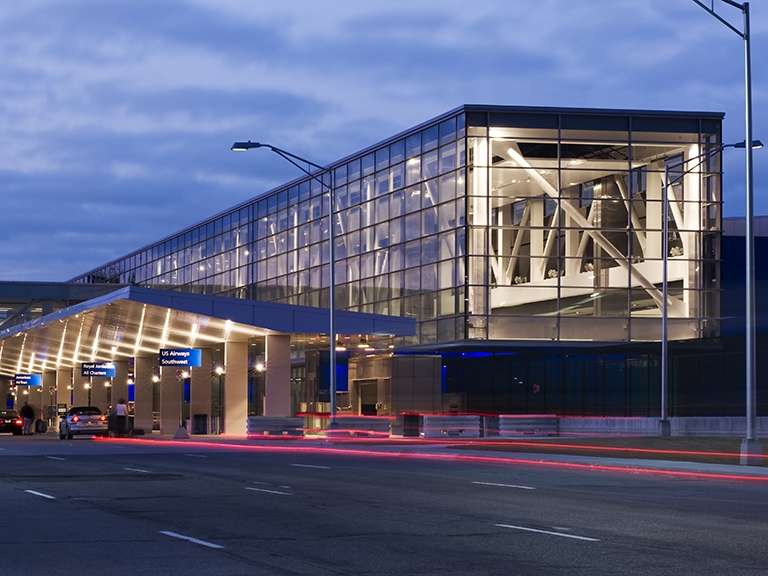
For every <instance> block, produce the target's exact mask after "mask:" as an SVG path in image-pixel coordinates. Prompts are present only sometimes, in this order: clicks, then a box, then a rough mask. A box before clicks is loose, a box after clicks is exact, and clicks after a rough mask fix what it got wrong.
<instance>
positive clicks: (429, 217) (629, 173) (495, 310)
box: [74, 106, 721, 344]
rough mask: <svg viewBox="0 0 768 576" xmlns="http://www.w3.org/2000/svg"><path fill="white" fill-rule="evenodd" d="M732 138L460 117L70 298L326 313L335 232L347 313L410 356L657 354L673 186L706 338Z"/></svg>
mask: <svg viewBox="0 0 768 576" xmlns="http://www.w3.org/2000/svg"><path fill="white" fill-rule="evenodd" d="M720 122H721V118H720V116H719V115H715V114H702V115H696V114H691V113H680V114H672V113H658V114H655V115H654V114H653V113H645V112H642V113H641V112H620V111H575V110H567V109H566V110H554V109H521V108H510V107H473V106H465V107H462V108H460V109H457V110H454V111H452V112H450V113H448V114H445V115H443V116H441V117H438V118H436V119H434V120H433V121H430V122H427V123H425V124H423V125H421V126H419V127H416V128H414V129H412V130H409V131H406V132H404V133H402V134H400V135H398V136H396V137H393V138H391V139H389V140H387V141H385V142H383V143H381V144H379V145H376V146H373V147H371V148H369V149H366V150H364V151H363V152H360V153H358V154H355V155H352V156H349V157H348V158H345V159H343V160H341V161H338V162H335V163H333V164H331V165H330V166H329V167H328V170H327V171H325V172H322V173H318V174H317V177H316V178H309V177H307V178H302V179H298V180H295V181H293V182H291V183H289V184H288V185H286V186H284V187H281V188H278V189H277V190H273V191H271V192H269V193H266V194H265V195H263V196H261V197H258V198H256V199H254V200H251V201H249V202H246V203H244V204H242V205H241V206H238V207H237V208H235V209H232V210H229V211H227V212H225V213H222V214H220V215H218V216H216V217H214V218H211V219H210V220H208V221H206V222H204V223H202V224H199V225H197V226H194V227H191V228H189V229H187V230H184V231H182V232H180V233H178V234H176V235H174V236H172V237H170V238H168V239H165V240H163V241H161V242H158V243H156V244H153V245H151V246H148V247H146V248H144V249H142V250H138V251H136V252H134V253H132V254H130V255H128V256H126V257H124V258H120V259H118V260H115V261H113V262H112V263H110V264H107V265H105V266H102V267H100V268H97V269H96V270H93V271H91V272H89V273H87V274H85V275H82V276H80V277H78V278H76V279H74V281H76V282H85V283H91V282H114V283H121V284H140V285H145V286H151V287H156V288H169V289H176V290H182V291H188V292H196V293H204V294H218V295H224V296H234V297H238V298H251V299H256V300H266V301H275V302H285V303H290V304H299V305H306V306H316V307H317V306H319V307H323V306H327V305H328V286H329V278H330V256H329V254H330V245H329V242H330V237H331V234H330V222H331V221H333V225H334V238H335V257H336V262H335V273H336V274H335V275H336V302H337V307H338V308H339V309H346V310H353V311H360V312H372V313H379V314H391V315H403V316H412V317H415V318H416V319H417V320H418V323H419V330H418V334H417V336H416V337H415V338H412V339H409V340H408V341H407V342H404V343H411V344H416V343H418V344H432V343H445V342H455V341H461V340H467V339H493V340H510V339H512V340H514V339H525V340H532V339H533V340H537V339H540V340H599V341H629V340H657V339H658V338H659V335H660V326H659V324H660V322H659V317H660V305H661V278H662V257H663V255H662V252H661V246H662V237H661V236H662V218H663V215H662V189H663V184H664V179H665V174H666V178H667V181H668V182H669V186H668V190H669V198H670V202H669V207H670V209H669V214H668V215H667V218H668V222H669V254H668V256H669V266H668V275H669V293H670V300H669V312H670V318H671V320H670V335H671V337H672V338H676V339H684V338H696V337H700V336H703V335H710V334H712V333H715V332H716V331H717V317H718V314H719V311H718V300H719V296H718V293H719V286H718V280H719V269H718V265H719V238H720V214H721V195H720V179H721V178H720V162H719V160H720V159H719V152H718V151H719V148H718V146H719V144H720ZM702 155H703V156H702ZM689 170H690V171H689ZM686 171H687V172H686ZM683 172H686V173H685V174H683ZM320 180H322V181H323V184H321V182H320ZM330 187H332V188H333V199H334V202H333V213H332V218H331V214H330V213H331V194H330V193H329V188H330Z"/></svg>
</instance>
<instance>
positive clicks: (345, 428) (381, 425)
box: [325, 416, 394, 438]
mask: <svg viewBox="0 0 768 576" xmlns="http://www.w3.org/2000/svg"><path fill="white" fill-rule="evenodd" d="M393 418H394V417H393ZM393 418H389V417H387V416H337V417H336V427H335V428H334V429H333V430H326V431H325V433H326V436H327V435H329V434H333V435H349V436H382V437H386V438H388V437H389V435H390V434H391V432H392V420H393Z"/></svg>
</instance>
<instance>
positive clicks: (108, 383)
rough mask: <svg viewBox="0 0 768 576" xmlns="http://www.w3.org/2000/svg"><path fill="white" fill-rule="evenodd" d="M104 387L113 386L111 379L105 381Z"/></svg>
mask: <svg viewBox="0 0 768 576" xmlns="http://www.w3.org/2000/svg"><path fill="white" fill-rule="evenodd" d="M104 388H112V382H110V381H109V380H107V381H105V382H104Z"/></svg>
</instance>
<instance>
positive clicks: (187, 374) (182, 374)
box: [181, 370, 189, 380]
mask: <svg viewBox="0 0 768 576" xmlns="http://www.w3.org/2000/svg"><path fill="white" fill-rule="evenodd" d="M181 377H182V378H184V380H186V379H187V378H189V371H188V370H184V371H183V372H182V373H181Z"/></svg>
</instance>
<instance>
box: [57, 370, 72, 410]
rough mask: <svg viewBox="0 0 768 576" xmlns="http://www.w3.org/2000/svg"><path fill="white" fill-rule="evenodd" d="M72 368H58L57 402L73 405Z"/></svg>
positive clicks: (68, 405)
mask: <svg viewBox="0 0 768 576" xmlns="http://www.w3.org/2000/svg"><path fill="white" fill-rule="evenodd" d="M71 386H72V368H59V369H57V370H56V404H66V406H67V408H69V407H70V406H71V405H72V389H71Z"/></svg>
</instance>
